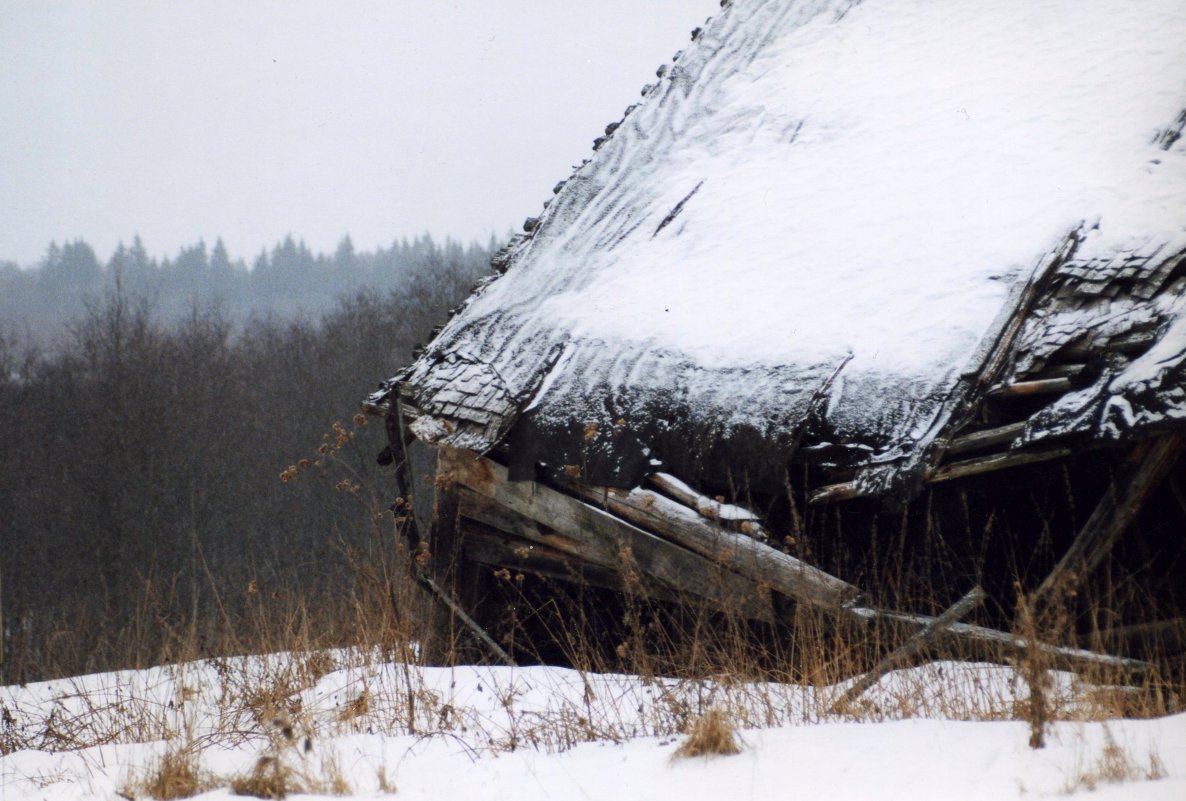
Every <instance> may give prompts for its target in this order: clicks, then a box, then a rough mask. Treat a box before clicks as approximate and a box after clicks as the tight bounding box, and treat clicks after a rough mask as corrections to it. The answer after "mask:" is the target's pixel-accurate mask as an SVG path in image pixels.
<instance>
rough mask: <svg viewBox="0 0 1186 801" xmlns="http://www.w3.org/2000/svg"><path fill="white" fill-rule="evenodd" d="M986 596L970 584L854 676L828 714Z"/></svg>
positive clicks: (846, 702) (858, 694)
mask: <svg viewBox="0 0 1186 801" xmlns="http://www.w3.org/2000/svg"><path fill="white" fill-rule="evenodd" d="M985 597H986V596H985V594H984V590H982V589H980V588H979V587H973V588H972V589H971V590H969V591H968V594H967V595H965V596H964V597H963V598H960V599H959V600H958V601H956V602H955V604H953V605H952V606H951V608H949V609H947V610H946V611H944V612H943V613H942V614H941V615H939V616H938V617H936V618H934V619H933V620H931V621H930V622H929V623H926V624H925V625H923V626H922V627H920V628H919V629H918V631H916V632H914V634H913V635H911V637H910V639H908V640H906V642H904V643H902V644H901V645H899V646H898V647H897V648H895V649H894V650H893V651H891V652H889V653H888V654H886V655H885V656H884V657H882V659H881V661H879V662H878V663H877V664H876V665H874V666H873V668H872V669H871V670H870V671H869V672H868V673H866V674H865V675H863V676H861V677H860V678H859V679H857V680H856V681H855V682H854V683H853V684H852V686H851V687H849V688H848V689H847V690H845V692H844V694H843V695H841V696H840V697H839V698H838V699H836V702H835V703H834V704H832V707H831V708H830V709H829V710H828V713H829V714H832V715H835V714H837V713H839V712H842V711H844V710H845V709H847V708H848V705H849V704H850V703H852V702H853V701H855V700H856V699H858V698H860V697H861V696H862V695H864V694H865V691H866V690H868V689H869V688H870V687H872V686H873V685H874V684H876V683H877V680H878V679H880V678H881V677H882V676H884V675H885V674H886V673H889V672H890V671H891V670H893V669H894V668H895V667H897V666H898V665H900V664H902V663H903V662H905V661H906V659H908V658H910V657H911V656H913V655H914V654H916V653H918V651H919V650H921V649H922V647H923V646H925V645H927V644H929V643H931V642H933V641H934V639H935V635H937V634H939V633H941V632H942V631H943V630H944V629H946V628H947V627H948V626H950V625H951V624H952V623H955V622H956V621H957V620H959V619H960V618H962V617H965V616H967V614H968V613H969V612H971V611H972V610H973V609H975V608H976V607H977V606H980V604H982V603H984V599H985Z"/></svg>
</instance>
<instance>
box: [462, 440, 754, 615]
mask: <svg viewBox="0 0 1186 801" xmlns="http://www.w3.org/2000/svg"><path fill="white" fill-rule="evenodd" d="M441 462H442V465H443V469H444V470H445V472H446V474H447V475H448V476H449V477H450V478H451V479H452V480H454V481H456V482H458V483H460V484H462V485H464V486H467V487H469V488H470V489H472V490H474V491H475V492H477V493H479V494H480V495H484V496H486V497H488V498H492V499H494V500H495V501H497V502H498V503H500V504H502V505H503V506H506V507H507V508H508V509H510V510H511V511H513V512H515V513H516V514H519V515H522V516H524V517H527V518H530V519H532V520H535V521H537V522H540V523H543V524H544V525H546V526H548V527H549V528H552V529H554V530H556V531H558V532H559V533H561V534H564V535H565V536H567V537H571V538H573V539H577V540H582V541H584V542H585V543H586V544H587V545H588V546H590V547H592V548H594V549H596V550H598V551H599V552H600V554H601V555H602V558H607V559H610V560H612V561H615V562H616V563H617V565H618V566H619V570H620V571H621V574H622V576H623V589H626V590H632V589H634V587H633V586H632V582H634V583H639V582H641V581H642V580H643V579H644V578H645V577H649V578H652V579H654V580H657V581H659V582H660V583H662V584H664V585H665V586H667V587H668V588H670V589H671V590H674V591H676V592H682V593H688V594H691V595H698V596H700V597H703V598H707V599H709V600H712V601H715V602H716V603H717V605H718V606H719V608H720V609H722V610H726V611H732V612H735V613H737V614H739V615H741V616H743V617H747V618H750V619H756V620H768V619H770V618H771V616H772V614H773V613H772V611H771V609H772V606H771V603H770V598H769V593H765V594H763V593H762V592H761V591H760V588H759V587H758V586H757V585H756V584H755V583H754V582H753V581H750V580H747V579H746V578H744V577H742V576H739V575H737V574H736V573H733V572H731V571H729V570H726V569H724V568H723V567H722V566H720V565H715V564H713V563H712V562H710V561H709V560H708V559H705V558H704V557H702V556H700V555H698V554H695V553H692V552H691V551H688V550H686V549H684V548H681V547H679V546H678V545H675V544H674V543H671V542H667V541H666V540H664V539H662V538H660V537H656V536H655V535H653V534H649V533H648V532H646V531H643V530H642V529H640V528H637V527H635V526H632V525H630V524H629V523H627V522H626V521H624V520H620V519H618V518H616V517H614V516H613V515H611V514H609V513H607V512H604V511H602V510H601V509H597V508H595V507H593V506H590V505H588V504H586V503H582V502H581V501H579V500H577V499H576V498H572V497H569V496H568V495H565V494H564V493H562V492H559V491H557V490H554V489H552V488H551V487H546V486H544V485H542V484H537V483H534V482H529V481H523V482H512V481H509V480H508V479H507V472H506V468H505V467H503V466H502V465H500V464H498V463H497V462H494V461H492V460H490V459H485V458H482V457H479V456H477V455H476V454H474V453H473V452H472V451H460V450H457V449H454V448H442V449H441Z"/></svg>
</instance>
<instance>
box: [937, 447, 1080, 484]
mask: <svg viewBox="0 0 1186 801" xmlns="http://www.w3.org/2000/svg"><path fill="white" fill-rule="evenodd" d="M1070 455H1071V451H1070V449H1069V448H1051V449H1047V450H1041V451H1016V452H1010V453H994V454H991V455H989V456H977V457H976V458H974V459H966V460H964V461H962V462H953V463H952V464H947V465H943V466H942V467H940V468H937V469H935V470H933V471H931V473H930V475H928V476H927V483H928V484H936V483H938V482H940V481H951V480H953V479H957V478H967V477H968V476H976V475H980V474H981V473H993V472H995V471H997V470H1007V469H1009V468H1011V467H1020V466H1021V465H1025V464H1035V463H1037V462H1048V461H1050V460H1051V459H1061V458H1063V457H1064V456H1070Z"/></svg>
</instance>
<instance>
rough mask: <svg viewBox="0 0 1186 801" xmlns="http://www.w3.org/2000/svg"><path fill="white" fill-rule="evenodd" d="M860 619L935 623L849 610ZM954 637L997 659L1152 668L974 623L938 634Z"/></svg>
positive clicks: (904, 615)
mask: <svg viewBox="0 0 1186 801" xmlns="http://www.w3.org/2000/svg"><path fill="white" fill-rule="evenodd" d="M849 611H850V613H851V614H852V615H854V616H856V617H858V618H864V619H865V620H866V621H868V622H874V621H882V622H886V623H894V624H899V625H906V626H926V625H927V624H929V623H930V622H931V621H933V620H934V618H933V617H931V616H930V615H914V614H910V613H908V612H886V611H884V610H880V609H868V608H864V607H856V608H853V609H851V610H849ZM946 638H952V639H956V640H960V641H961V642H964V643H967V644H969V645H974V646H981V647H984V648H986V649H988V650H989V651H990V652H991V655H992V656H993V657H994V658H998V659H999V658H1002V657H1011V656H1015V655H1016V654H1018V653H1024V652H1026V651H1031V650H1032V651H1037V652H1038V653H1040V654H1042V655H1043V656H1044V657H1046V658H1048V659H1049V660H1050V663H1051V664H1052V665H1054V666H1055V667H1058V668H1060V669H1061V668H1066V669H1082V668H1108V669H1110V670H1119V671H1124V672H1130V673H1142V672H1144V671H1146V670H1148V669H1149V663H1148V662H1142V661H1141V660H1139V659H1129V658H1126V657H1120V656H1112V655H1111V654H1101V653H1097V652H1095V651H1089V650H1087V649H1085V648H1071V647H1068V646H1063V645H1050V644H1048V643H1043V642H1033V641H1030V640H1027V639H1025V638H1024V637H1016V636H1014V635H1012V634H1009V633H1008V632H1004V631H997V630H996V629H990V628H988V627H987V626H977V625H975V624H972V623H951V624H949V625H948V626H947V627H945V628H943V629H941V630H940V631H938V632H937V633H936V639H937V640H943V639H946Z"/></svg>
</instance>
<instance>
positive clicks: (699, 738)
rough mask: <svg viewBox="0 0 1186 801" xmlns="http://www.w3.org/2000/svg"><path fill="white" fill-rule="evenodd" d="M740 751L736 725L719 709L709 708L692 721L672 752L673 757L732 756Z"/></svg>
mask: <svg viewBox="0 0 1186 801" xmlns="http://www.w3.org/2000/svg"><path fill="white" fill-rule="evenodd" d="M740 753H741V745H740V743H738V741H737V726H736V725H734V723H733V720H732V719H731V718H730V717H729V716H728V715H727V714H725V713H724V712H723V711H721V710H720V709H710V710H708V711H707V712H705V713H704V714H703V715H701V716H700V717H698V718H696V719H695V720H693V721H692V725H691V726H689V727H688V735H687V737H685V738H684V740H683V742H681V743H680V744H679V747H678V748H676V749H675V753H674V754H672V756H673V757H675V758H680V759H684V758H688V757H710V756H732V755H733V754H740Z"/></svg>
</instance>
